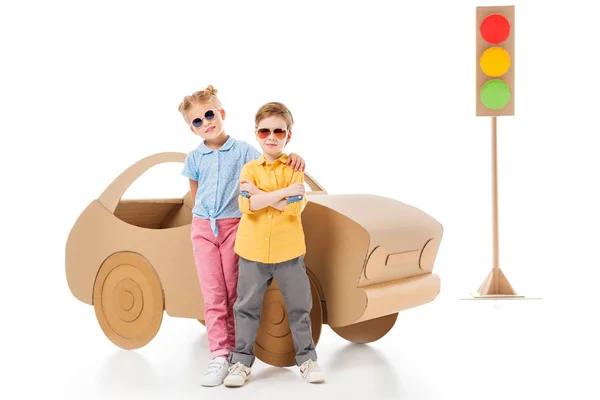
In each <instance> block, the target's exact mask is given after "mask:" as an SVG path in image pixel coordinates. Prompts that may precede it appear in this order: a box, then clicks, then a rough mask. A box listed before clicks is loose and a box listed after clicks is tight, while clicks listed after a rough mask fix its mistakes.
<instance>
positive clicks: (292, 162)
mask: <svg viewBox="0 0 600 400" xmlns="http://www.w3.org/2000/svg"><path fill="white" fill-rule="evenodd" d="M287 165H289V166H290V167H292V168H293V169H294V171H301V172H304V168H305V167H306V163H305V162H304V159H303V158H302V157H300V156H299V155H298V154H296V153H290V156H289V157H288V160H287Z"/></svg>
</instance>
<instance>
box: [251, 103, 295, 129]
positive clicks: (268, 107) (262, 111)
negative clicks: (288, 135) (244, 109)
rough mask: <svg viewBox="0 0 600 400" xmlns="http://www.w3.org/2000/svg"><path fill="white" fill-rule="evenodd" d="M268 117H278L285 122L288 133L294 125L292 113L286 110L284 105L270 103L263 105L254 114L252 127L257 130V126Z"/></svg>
mask: <svg viewBox="0 0 600 400" xmlns="http://www.w3.org/2000/svg"><path fill="white" fill-rule="evenodd" d="M269 117H279V118H281V119H282V120H284V121H285V123H286V125H287V129H288V131H291V130H292V126H293V125H294V117H292V112H291V111H290V109H289V108H287V107H286V106H285V105H284V104H282V103H278V102H271V103H267V104H265V105H263V106H262V107H261V108H259V109H258V111H257V112H256V116H255V117H254V125H255V126H254V127H255V128H258V124H259V123H260V121H262V120H263V119H265V118H269Z"/></svg>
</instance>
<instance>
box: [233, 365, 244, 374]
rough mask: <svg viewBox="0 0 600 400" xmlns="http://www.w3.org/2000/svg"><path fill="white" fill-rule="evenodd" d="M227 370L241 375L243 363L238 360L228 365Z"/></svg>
mask: <svg viewBox="0 0 600 400" xmlns="http://www.w3.org/2000/svg"><path fill="white" fill-rule="evenodd" d="M229 372H230V373H231V374H234V375H242V373H243V372H244V365H243V364H242V363H240V362H237V363H235V364H233V365H232V366H231V367H229Z"/></svg>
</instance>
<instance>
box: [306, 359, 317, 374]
mask: <svg viewBox="0 0 600 400" xmlns="http://www.w3.org/2000/svg"><path fill="white" fill-rule="evenodd" d="M313 371H317V372H321V368H319V364H317V363H316V362H314V361H313V360H308V361H307V363H306V370H305V371H304V373H305V374H308V373H310V372H313Z"/></svg>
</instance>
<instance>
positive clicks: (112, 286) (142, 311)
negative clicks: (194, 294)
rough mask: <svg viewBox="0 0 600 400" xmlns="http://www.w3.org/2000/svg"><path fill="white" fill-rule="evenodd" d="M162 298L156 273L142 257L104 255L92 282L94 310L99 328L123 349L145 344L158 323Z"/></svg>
mask: <svg viewBox="0 0 600 400" xmlns="http://www.w3.org/2000/svg"><path fill="white" fill-rule="evenodd" d="M163 310H164V299H163V292H162V287H161V285H160V281H159V279H158V276H157V275H156V273H155V272H154V269H153V268H152V266H151V265H150V264H149V263H148V261H146V260H145V259H144V258H143V257H141V256H140V255H138V254H135V253H130V252H120V253H116V254H113V255H112V256H110V257H108V258H107V259H106V261H105V262H104V263H103V264H102V266H101V267H100V270H99V271H98V276H97V277H96V282H95V283H94V311H95V312H96V318H97V319H98V323H99V324H100V327H101V328H102V331H103V332H104V334H105V335H106V337H108V339H109V340H110V341H111V342H113V343H114V344H115V345H117V346H119V347H120V348H122V349H125V350H133V349H137V348H140V347H143V346H145V345H146V344H148V343H149V342H150V340H152V338H154V336H156V333H157V332H158V329H159V328H160V325H161V323H162V318H163Z"/></svg>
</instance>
